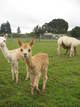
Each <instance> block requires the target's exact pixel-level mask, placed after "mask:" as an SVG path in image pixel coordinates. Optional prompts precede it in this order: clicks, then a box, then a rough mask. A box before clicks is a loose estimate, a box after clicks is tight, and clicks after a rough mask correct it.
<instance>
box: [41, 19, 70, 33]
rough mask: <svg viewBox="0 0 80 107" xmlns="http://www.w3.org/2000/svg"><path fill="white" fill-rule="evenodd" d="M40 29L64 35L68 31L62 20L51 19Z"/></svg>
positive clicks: (66, 24)
mask: <svg viewBox="0 0 80 107" xmlns="http://www.w3.org/2000/svg"><path fill="white" fill-rule="evenodd" d="M42 28H45V31H48V32H52V33H57V34H59V33H66V32H67V30H68V23H67V22H66V21H65V20H63V19H53V20H52V21H50V22H49V23H45V24H44V25H43V26H42Z"/></svg>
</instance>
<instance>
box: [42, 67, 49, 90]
mask: <svg viewBox="0 0 80 107" xmlns="http://www.w3.org/2000/svg"><path fill="white" fill-rule="evenodd" d="M47 69H48V65H45V66H44V71H43V86H42V91H43V92H44V90H45V87H46V82H47Z"/></svg>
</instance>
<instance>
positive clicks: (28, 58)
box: [18, 40, 48, 95]
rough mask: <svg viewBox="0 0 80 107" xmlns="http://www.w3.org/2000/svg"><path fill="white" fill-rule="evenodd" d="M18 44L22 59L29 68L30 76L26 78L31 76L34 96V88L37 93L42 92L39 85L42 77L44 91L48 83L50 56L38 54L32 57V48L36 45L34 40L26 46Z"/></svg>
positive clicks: (19, 42)
mask: <svg viewBox="0 0 80 107" xmlns="http://www.w3.org/2000/svg"><path fill="white" fill-rule="evenodd" d="M18 44H19V46H20V52H21V54H22V57H23V59H24V60H25V63H26V65H27V67H28V71H27V73H28V74H27V76H26V77H29V76H30V81H31V94H32V95H33V94H34V88H36V90H37V92H40V90H39V87H38V85H39V80H40V77H41V75H42V77H43V86H42V90H43V91H44V90H45V87H46V81H47V69H48V54H46V53H38V54H36V55H34V56H32V46H33V44H34V40H32V41H31V42H29V43H26V44H24V43H22V42H21V41H20V40H18Z"/></svg>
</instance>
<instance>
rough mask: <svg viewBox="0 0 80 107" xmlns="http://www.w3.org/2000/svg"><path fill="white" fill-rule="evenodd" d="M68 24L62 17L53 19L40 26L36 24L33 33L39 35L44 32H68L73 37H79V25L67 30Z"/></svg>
mask: <svg viewBox="0 0 80 107" xmlns="http://www.w3.org/2000/svg"><path fill="white" fill-rule="evenodd" d="M68 28H69V24H68V22H67V21H65V20H64V19H53V20H52V21H50V22H49V23H45V24H43V25H42V26H39V25H37V26H36V27H34V29H33V33H35V34H36V36H40V35H42V34H43V33H45V32H50V33H53V34H69V35H71V36H73V37H80V26H76V27H74V28H73V29H72V30H71V31H68Z"/></svg>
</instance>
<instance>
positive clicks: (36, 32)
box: [33, 25, 44, 41]
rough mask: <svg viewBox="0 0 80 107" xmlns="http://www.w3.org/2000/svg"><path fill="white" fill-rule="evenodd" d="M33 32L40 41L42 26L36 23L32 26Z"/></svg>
mask: <svg viewBox="0 0 80 107" xmlns="http://www.w3.org/2000/svg"><path fill="white" fill-rule="evenodd" d="M33 32H34V33H35V34H36V36H37V37H38V38H39V41H40V36H41V35H42V34H43V33H44V31H43V29H42V27H40V26H39V25H37V26H36V27H34V29H33Z"/></svg>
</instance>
